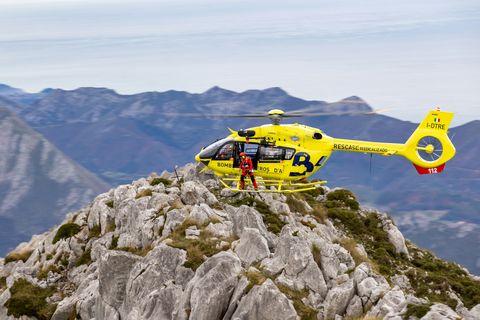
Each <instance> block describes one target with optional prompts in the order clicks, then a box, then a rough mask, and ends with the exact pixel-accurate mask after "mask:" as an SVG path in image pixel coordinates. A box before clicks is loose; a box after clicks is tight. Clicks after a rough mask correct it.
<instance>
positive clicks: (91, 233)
mask: <svg viewBox="0 0 480 320" xmlns="http://www.w3.org/2000/svg"><path fill="white" fill-rule="evenodd" d="M101 233H102V228H101V227H100V226H99V225H96V226H93V227H92V229H90V230H88V239H93V238H98V237H99V236H100V234H101Z"/></svg>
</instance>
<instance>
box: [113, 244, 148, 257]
mask: <svg viewBox="0 0 480 320" xmlns="http://www.w3.org/2000/svg"><path fill="white" fill-rule="evenodd" d="M152 249H153V247H152V246H151V245H150V246H146V247H144V248H134V247H116V248H113V250H120V251H125V252H130V253H133V254H135V255H137V256H141V257H145V256H146V255H147V254H148V253H149V252H150V251H152Z"/></svg>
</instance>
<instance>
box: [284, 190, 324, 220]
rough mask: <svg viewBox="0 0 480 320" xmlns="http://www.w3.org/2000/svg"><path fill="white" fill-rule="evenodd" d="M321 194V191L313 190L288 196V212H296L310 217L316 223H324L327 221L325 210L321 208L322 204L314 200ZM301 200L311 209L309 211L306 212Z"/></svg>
mask: <svg viewBox="0 0 480 320" xmlns="http://www.w3.org/2000/svg"><path fill="white" fill-rule="evenodd" d="M323 193H324V191H323V189H315V190H308V191H304V192H302V193H297V194H294V195H288V196H287V204H288V207H289V208H290V211H293V212H298V213H301V214H302V215H307V214H308V215H311V216H312V217H313V218H314V219H315V220H316V221H317V222H318V223H325V221H326V219H327V209H326V208H325V207H324V206H323V204H321V203H320V202H318V201H317V200H315V198H316V197H317V196H318V195H320V194H323ZM302 200H305V201H306V202H307V203H308V205H309V206H310V207H311V208H312V210H311V211H308V210H307V208H306V207H305V203H304V202H303V201H302Z"/></svg>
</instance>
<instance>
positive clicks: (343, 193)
mask: <svg viewBox="0 0 480 320" xmlns="http://www.w3.org/2000/svg"><path fill="white" fill-rule="evenodd" d="M332 193H335V194H334V195H333V196H330V195H331V194H332ZM332 193H329V194H328V195H327V201H326V206H327V207H328V216H329V218H331V219H333V221H334V223H335V224H336V225H337V227H340V228H343V229H344V230H345V231H346V232H347V235H349V236H350V237H351V238H352V240H348V242H345V243H342V244H343V245H344V247H346V249H347V250H349V251H350V253H351V254H352V257H353V258H354V260H355V262H356V263H357V264H358V263H360V262H362V260H363V259H364V258H362V257H361V256H359V255H356V254H355V252H354V251H353V250H352V249H353V244H354V242H356V243H361V244H363V246H364V247H365V250H366V251H367V253H368V258H369V259H370V260H371V264H372V266H373V267H374V268H378V271H379V272H380V273H381V274H383V275H384V276H386V277H387V279H389V278H390V276H393V275H395V274H405V275H406V276H407V277H408V278H409V280H410V283H411V285H412V287H413V289H414V291H415V293H416V296H417V297H419V298H427V299H428V300H429V301H430V302H432V303H434V302H439V303H444V304H446V305H449V306H451V307H452V308H453V309H455V306H456V301H455V300H454V299H452V298H450V297H449V296H448V294H447V291H448V290H452V291H454V292H455V293H456V294H457V295H458V296H459V297H460V299H461V300H462V301H463V303H464V304H465V306H466V307H467V308H471V307H472V306H474V305H476V304H478V303H480V282H479V281H475V280H473V279H471V278H470V277H468V276H467V274H466V272H465V271H464V270H463V269H462V268H460V267H459V266H458V265H457V264H455V263H452V262H446V261H443V260H440V259H437V258H435V257H434V256H433V255H432V254H431V253H429V252H428V251H426V250H421V249H418V248H416V247H414V246H412V245H409V246H408V249H409V252H410V254H411V256H412V259H411V260H410V259H409V258H408V257H407V256H405V255H403V254H397V253H396V251H395V248H394V246H393V245H392V244H391V243H390V241H389V239H388V234H387V232H386V231H384V230H383V228H382V227H381V221H380V219H379V217H378V215H377V214H376V213H373V212H372V213H367V214H366V215H365V216H362V215H360V214H359V212H358V202H356V200H355V197H354V196H353V194H352V193H351V192H350V191H348V190H343V189H342V190H336V191H334V192H332ZM352 241H354V242H352ZM412 308H413V309H414V307H412ZM413 309H412V310H413ZM417 309H419V310H420V309H421V310H423V309H425V308H423V309H422V308H421V307H418V308H417ZM412 312H413V311H412Z"/></svg>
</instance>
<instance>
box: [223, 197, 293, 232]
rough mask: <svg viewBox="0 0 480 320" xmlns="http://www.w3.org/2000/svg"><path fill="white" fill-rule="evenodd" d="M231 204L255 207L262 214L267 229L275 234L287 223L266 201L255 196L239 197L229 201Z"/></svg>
mask: <svg viewBox="0 0 480 320" xmlns="http://www.w3.org/2000/svg"><path fill="white" fill-rule="evenodd" d="M229 204H231V205H233V206H235V207H240V206H241V205H246V206H249V207H253V208H255V209H256V210H257V211H258V212H259V213H260V214H261V215H262V218H263V223H265V226H266V227H267V230H268V231H270V232H272V233H274V234H280V231H282V228H283V226H284V225H285V224H286V223H285V222H283V221H282V220H281V219H280V217H279V216H278V215H277V214H275V213H273V212H272V211H271V210H270V208H269V207H268V205H267V204H265V202H263V201H260V200H257V199H255V198H254V197H251V196H248V197H245V198H243V199H237V200H234V201H232V202H229Z"/></svg>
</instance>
